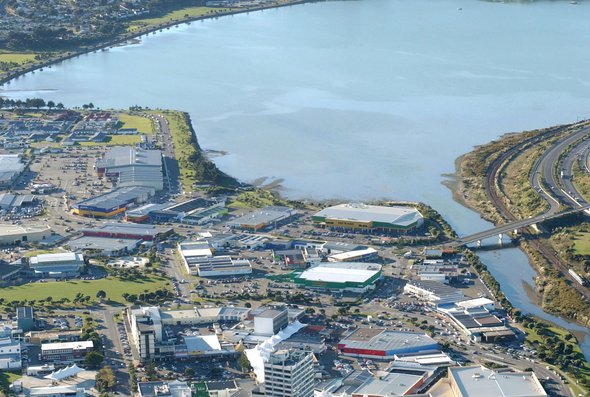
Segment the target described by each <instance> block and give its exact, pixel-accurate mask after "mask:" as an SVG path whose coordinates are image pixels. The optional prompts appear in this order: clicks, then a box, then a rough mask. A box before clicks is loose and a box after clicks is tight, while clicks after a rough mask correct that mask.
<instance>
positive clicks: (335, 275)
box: [298, 262, 381, 283]
mask: <svg viewBox="0 0 590 397" xmlns="http://www.w3.org/2000/svg"><path fill="white" fill-rule="evenodd" d="M380 271H381V265H379V264H376V263H357V262H324V263H320V264H319V265H317V266H314V267H311V268H309V269H307V270H305V271H304V272H303V273H301V274H300V275H299V277H298V278H301V279H304V280H308V281H324V282H327V283H345V282H357V283H363V282H366V281H367V280H369V279H370V278H371V277H373V276H375V275H376V274H378V273H379V272H380Z"/></svg>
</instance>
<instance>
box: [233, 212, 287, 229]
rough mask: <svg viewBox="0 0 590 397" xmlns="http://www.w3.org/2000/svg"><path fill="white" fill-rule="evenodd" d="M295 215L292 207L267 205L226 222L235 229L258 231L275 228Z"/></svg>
mask: <svg viewBox="0 0 590 397" xmlns="http://www.w3.org/2000/svg"><path fill="white" fill-rule="evenodd" d="M295 215H297V211H295V210H294V209H293V208H289V207H283V206H269V207H264V208H261V209H259V210H257V211H255V212H252V213H250V214H246V215H243V216H240V217H237V218H234V219H232V220H231V221H229V222H227V225H228V226H229V227H232V228H237V229H245V230H252V231H259V230H263V229H267V228H275V227H276V226H279V225H281V224H283V223H285V222H286V221H287V220H289V219H291V218H292V217H293V216H295Z"/></svg>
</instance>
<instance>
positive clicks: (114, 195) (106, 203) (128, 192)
mask: <svg viewBox="0 0 590 397" xmlns="http://www.w3.org/2000/svg"><path fill="white" fill-rule="evenodd" d="M154 194H155V190H154V188H152V187H144V186H129V187H121V188H118V189H115V190H113V191H110V192H108V193H104V194H101V195H99V196H96V197H92V198H89V199H87V200H83V201H80V202H79V203H76V204H74V205H72V208H73V212H74V214H76V215H84V216H93V217H99V218H110V217H113V216H115V215H117V214H120V213H122V212H125V211H126V210H127V209H128V208H129V207H132V206H134V205H136V204H141V203H145V202H146V201H147V200H149V199H150V198H151V197H153V196H154Z"/></svg>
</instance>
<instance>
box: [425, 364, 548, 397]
mask: <svg viewBox="0 0 590 397" xmlns="http://www.w3.org/2000/svg"><path fill="white" fill-rule="evenodd" d="M448 382H449V386H450V389H451V391H452V393H453V394H451V396H454V397H545V396H547V393H546V392H545V390H544V389H543V386H541V383H540V382H539V379H537V376H536V375H535V373H534V372H496V371H493V370H491V369H488V368H485V367H483V366H481V367H478V366H475V367H455V368H449V378H448ZM432 394H433V396H439V395H440V394H437V393H432Z"/></svg>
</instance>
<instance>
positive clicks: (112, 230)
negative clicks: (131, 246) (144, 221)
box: [81, 222, 174, 241]
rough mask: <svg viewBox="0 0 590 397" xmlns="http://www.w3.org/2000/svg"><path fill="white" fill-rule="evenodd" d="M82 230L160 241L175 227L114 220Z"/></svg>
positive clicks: (94, 234)
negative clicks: (116, 221)
mask: <svg viewBox="0 0 590 397" xmlns="http://www.w3.org/2000/svg"><path fill="white" fill-rule="evenodd" d="M81 232H82V235H84V236H91V237H103V238H112V239H130V240H142V241H158V240H162V239H165V238H166V237H168V236H170V235H171V234H172V233H173V232H174V229H172V228H171V227H161V226H154V225H136V224H133V223H123V222H118V223H115V222H112V223H105V224H104V225H101V226H98V227H95V228H92V229H82V230H81Z"/></svg>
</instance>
